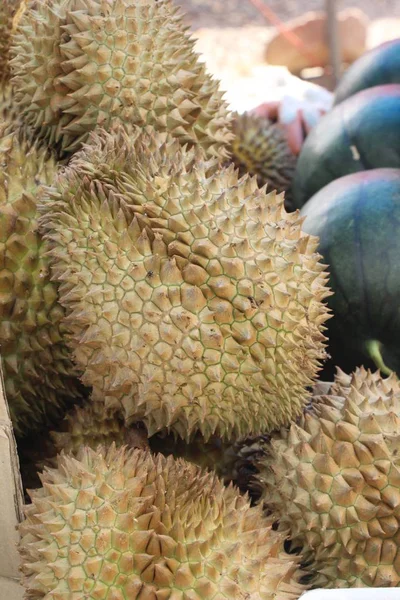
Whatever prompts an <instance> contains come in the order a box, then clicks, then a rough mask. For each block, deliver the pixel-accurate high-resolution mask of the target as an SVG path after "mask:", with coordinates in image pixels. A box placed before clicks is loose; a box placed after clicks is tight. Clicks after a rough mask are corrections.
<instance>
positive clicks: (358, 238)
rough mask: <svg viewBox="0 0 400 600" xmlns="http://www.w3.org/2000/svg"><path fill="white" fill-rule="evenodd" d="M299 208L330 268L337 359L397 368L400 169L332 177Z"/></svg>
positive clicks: (399, 357)
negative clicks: (369, 360) (327, 183)
mask: <svg viewBox="0 0 400 600" xmlns="http://www.w3.org/2000/svg"><path fill="white" fill-rule="evenodd" d="M301 214H302V215H303V216H304V217H305V222H304V225H303V227H304V230H305V231H306V232H307V233H311V234H313V235H317V236H319V238H320V242H319V249H318V251H319V252H320V253H321V254H322V256H323V258H324V262H325V263H326V264H327V265H328V271H329V273H330V283H329V285H330V287H331V289H332V291H333V292H334V294H333V295H332V296H331V297H330V298H329V299H328V304H329V306H330V308H331V309H332V312H333V318H332V319H331V320H330V322H329V328H328V336H329V338H330V341H331V344H332V346H333V347H334V348H336V349H337V348H339V352H336V356H335V360H336V362H337V364H338V365H339V366H342V364H341V361H345V362H346V367H347V368H354V367H355V366H356V364H352V365H349V364H348V361H349V359H350V360H351V358H353V359H354V358H356V357H357V361H358V364H362V363H363V362H364V359H372V360H373V361H374V363H375V364H376V366H377V367H379V368H380V369H381V370H382V371H383V372H386V373H387V372H389V371H390V370H394V371H396V372H397V373H398V374H399V375H400V169H373V170H370V171H364V172H362V173H355V174H352V175H347V176H345V177H342V178H340V179H337V180H336V181H334V182H332V183H330V184H329V185H327V186H326V187H324V188H323V189H322V190H320V191H319V192H318V193H317V194H316V195H315V196H314V197H313V198H311V200H310V201H309V202H307V204H306V205H305V206H304V207H303V209H302V210H301ZM342 368H343V367H342Z"/></svg>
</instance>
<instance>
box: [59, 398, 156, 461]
mask: <svg viewBox="0 0 400 600" xmlns="http://www.w3.org/2000/svg"><path fill="white" fill-rule="evenodd" d="M51 438H52V440H53V442H54V445H55V447H56V449H57V452H61V451H64V452H66V453H68V454H78V453H79V451H80V450H81V448H82V446H88V447H89V448H93V449H95V448H97V447H98V446H99V445H103V446H111V444H113V443H115V444H116V446H124V445H126V446H130V447H131V448H142V449H145V448H148V445H149V444H148V440H147V431H146V429H145V428H144V427H143V426H141V425H140V424H138V426H132V427H126V425H125V423H124V417H123V415H122V414H121V412H118V411H114V410H110V409H107V407H106V406H105V403H104V401H101V400H100V399H98V398H97V399H96V398H94V397H93V396H92V397H91V398H90V400H89V401H88V402H87V403H86V404H85V405H84V406H76V407H74V408H73V409H72V410H71V411H69V412H68V413H67V414H66V416H65V419H64V422H63V428H62V431H52V432H51Z"/></svg>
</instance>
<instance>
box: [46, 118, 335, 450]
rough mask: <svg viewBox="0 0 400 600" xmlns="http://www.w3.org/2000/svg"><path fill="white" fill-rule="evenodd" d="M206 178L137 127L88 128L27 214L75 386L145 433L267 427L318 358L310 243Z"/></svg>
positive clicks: (228, 177) (248, 182) (287, 223)
mask: <svg viewBox="0 0 400 600" xmlns="http://www.w3.org/2000/svg"><path fill="white" fill-rule="evenodd" d="M135 136H136V138H135ZM215 166H216V162H215V161H208V162H205V161H204V160H203V158H202V154H201V153H199V152H196V151H195V150H191V151H188V150H184V149H181V148H180V146H179V144H178V143H177V142H176V141H174V140H173V139H172V138H170V137H168V136H165V135H164V134H155V133H154V131H153V132H152V131H151V129H150V128H148V129H147V131H146V132H144V133H141V132H139V131H136V133H132V134H131V136H130V137H128V136H127V135H126V134H125V133H124V132H123V131H122V130H121V129H119V130H118V131H116V132H114V133H113V134H112V135H111V134H107V133H106V132H104V131H100V132H99V133H98V134H97V133H96V134H94V135H93V136H92V138H91V143H90V144H88V145H87V146H86V147H85V148H84V150H83V151H82V152H80V153H78V154H77V155H75V157H74V158H73V159H72V160H71V162H70V164H69V166H68V168H66V169H65V170H64V172H63V173H60V176H59V177H58V181H57V185H56V186H55V188H52V189H50V190H49V193H48V196H47V200H45V201H44V202H43V206H42V208H41V210H42V213H43V214H42V216H41V227H42V231H43V233H44V234H45V236H46V238H47V239H48V240H49V244H50V246H51V258H52V273H53V277H54V280H55V281H59V282H60V288H59V292H60V302H61V304H62V305H63V306H64V307H65V308H66V311H67V318H66V323H67V325H68V326H69V328H70V342H69V343H70V346H71V349H72V351H73V356H74V360H75V362H76V364H77V365H78V366H79V368H81V369H82V380H83V382H84V383H85V384H86V385H91V386H94V388H95V390H97V392H96V393H99V394H101V395H103V396H104V397H105V400H106V402H107V404H108V405H110V406H115V407H122V408H123V410H124V413H125V417H126V420H127V422H128V423H130V422H135V421H139V420H143V422H144V424H145V425H146V427H147V429H148V431H149V434H150V435H152V434H153V433H155V432H156V431H158V430H160V429H163V428H168V429H169V430H170V431H172V432H173V433H175V434H176V435H178V436H180V437H182V438H184V439H189V438H190V436H191V434H192V433H194V432H195V431H200V432H201V433H202V434H203V436H204V438H205V440H206V441H207V439H208V438H209V437H210V435H212V434H216V435H219V436H220V437H225V438H241V437H245V436H247V435H250V434H252V433H260V432H262V431H265V430H271V429H275V428H276V427H279V426H280V425H283V424H284V423H288V422H289V420H290V418H295V417H296V416H298V415H299V414H300V412H301V409H302V406H303V404H304V403H305V402H306V400H307V396H308V394H307V390H306V386H308V385H309V384H310V383H312V380H313V378H314V377H315V375H316V373H317V371H318V368H319V359H320V358H322V357H323V356H324V339H325V338H324V336H323V333H322V329H323V323H324V321H325V320H326V318H327V310H326V307H325V305H324V304H323V302H322V300H323V299H324V297H325V296H326V295H327V294H328V290H327V288H326V287H325V282H326V274H325V271H324V268H323V266H322V265H321V264H320V262H319V255H318V254H316V252H315V247H316V243H317V240H316V239H315V238H310V237H309V236H306V235H305V234H303V233H302V232H301V221H300V219H299V217H298V215H297V214H293V215H287V214H286V213H285V211H284V208H283V200H282V198H281V197H278V196H276V194H274V193H272V194H269V195H267V194H266V193H265V191H263V190H259V189H258V187H257V184H256V181H255V180H254V179H250V178H248V177H245V178H242V179H240V180H239V179H238V175H237V173H236V172H235V171H234V169H233V168H232V167H231V168H228V169H223V170H220V171H216V169H215Z"/></svg>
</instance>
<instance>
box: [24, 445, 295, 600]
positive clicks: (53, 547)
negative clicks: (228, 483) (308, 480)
mask: <svg viewBox="0 0 400 600" xmlns="http://www.w3.org/2000/svg"><path fill="white" fill-rule="evenodd" d="M42 482H43V487H42V488H41V489H39V490H35V491H33V492H31V498H32V504H31V505H30V506H28V507H27V509H26V520H25V521H24V522H23V523H22V524H21V526H20V533H21V543H20V553H21V557H22V572H23V575H24V578H23V583H24V585H25V586H26V588H27V598H32V599H33V598H35V599H38V598H45V599H46V600H47V599H48V600H50V599H51V598H54V599H55V598H59V599H60V600H61V599H64V598H65V599H67V598H68V600H82V599H83V598H85V599H87V600H95V599H96V600H106V599H107V600H111V599H112V600H126V599H127V598H129V599H130V600H134V599H137V600H138V599H139V598H141V599H143V600H147V599H148V600H150V599H155V598H159V599H160V600H161V599H169V600H195V599H196V600H197V599H198V600H200V599H207V600H211V599H213V598H214V599H215V600H217V599H221V600H222V599H223V598H226V599H228V598H229V600H235V599H237V600H243V599H244V598H246V599H248V600H273V599H276V598H279V600H295V599H296V598H298V597H299V596H300V594H301V593H302V592H303V589H304V588H303V586H301V585H299V583H298V579H299V576H300V574H301V572H300V571H298V570H297V569H296V566H297V565H296V562H295V560H296V559H294V558H293V557H290V556H289V555H287V554H286V553H285V552H284V550H283V539H282V536H281V535H280V534H278V533H276V532H275V531H273V530H272V529H271V527H270V524H269V522H268V520H267V519H265V518H264V517H263V516H262V513H261V509H260V508H258V507H255V508H251V507H250V506H249V502H248V499H247V498H246V497H244V496H241V495H240V494H239V492H238V491H237V490H236V489H235V488H233V487H228V488H226V487H224V485H223V484H222V482H220V481H219V480H218V479H217V477H216V476H215V475H214V474H211V473H207V472H202V471H201V470H200V469H199V468H198V467H196V466H194V465H191V464H189V463H186V462H185V461H183V460H178V461H174V460H173V459H172V458H168V459H166V458H164V457H163V456H162V455H158V456H156V457H154V456H152V455H151V454H150V453H149V452H146V451H143V450H134V451H126V449H119V450H116V449H115V447H114V446H112V447H111V448H110V449H109V450H108V451H107V452H106V451H105V450H104V449H102V448H101V447H100V448H98V449H97V451H95V450H91V449H88V448H84V449H83V450H82V452H81V454H80V457H79V459H75V458H72V457H70V456H68V455H61V456H60V457H59V459H58V468H57V469H49V470H46V471H45V472H44V473H43V475H42Z"/></svg>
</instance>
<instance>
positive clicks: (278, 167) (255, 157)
mask: <svg viewBox="0 0 400 600" xmlns="http://www.w3.org/2000/svg"><path fill="white" fill-rule="evenodd" d="M233 133H234V135H235V137H234V139H233V142H232V146H231V153H232V161H233V162H234V164H235V165H236V166H237V167H238V169H239V173H240V174H241V175H244V174H245V173H249V174H250V175H255V176H256V177H257V181H258V185H259V186H260V187H261V186H263V185H267V187H268V189H269V190H276V191H277V192H285V207H286V208H287V209H289V208H291V198H290V186H291V184H292V180H293V176H294V171H295V168H296V162H297V159H296V157H295V155H294V154H293V152H292V151H291V149H290V147H289V144H288V141H287V139H286V137H285V134H284V132H283V131H282V129H281V128H280V127H279V125H277V124H275V123H272V122H270V121H269V120H268V119H265V118H261V117H257V116H255V115H251V114H249V113H244V114H242V115H239V114H237V115H235V120H234V122H233Z"/></svg>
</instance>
